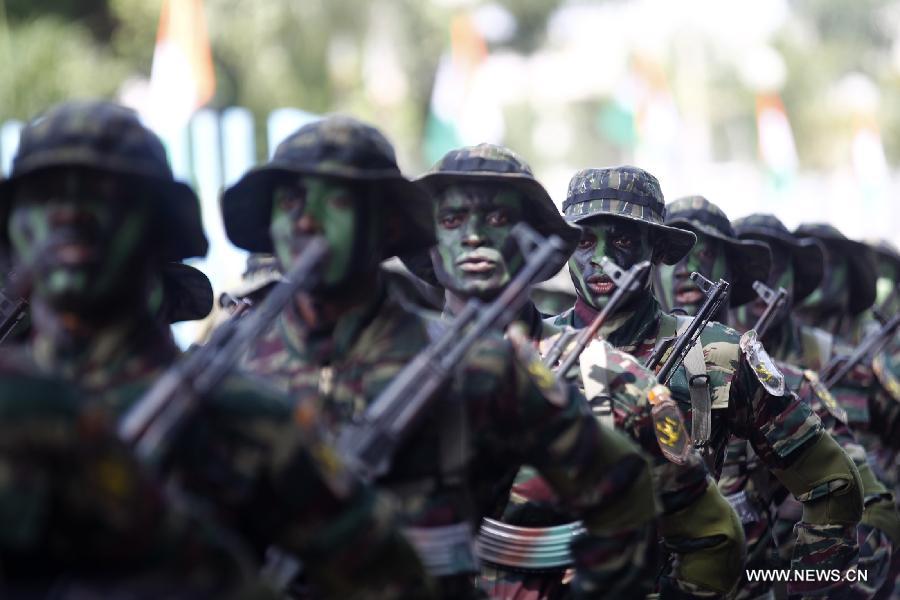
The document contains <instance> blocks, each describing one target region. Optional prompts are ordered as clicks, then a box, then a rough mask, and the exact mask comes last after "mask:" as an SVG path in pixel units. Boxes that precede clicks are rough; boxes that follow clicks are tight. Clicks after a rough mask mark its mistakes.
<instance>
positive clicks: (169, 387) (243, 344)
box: [119, 238, 327, 465]
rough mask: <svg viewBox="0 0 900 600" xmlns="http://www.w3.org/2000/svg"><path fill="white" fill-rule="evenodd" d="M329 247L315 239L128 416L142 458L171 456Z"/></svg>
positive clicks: (126, 435) (124, 429)
mask: <svg viewBox="0 0 900 600" xmlns="http://www.w3.org/2000/svg"><path fill="white" fill-rule="evenodd" d="M326 250H327V243H326V242H325V240H323V239H321V238H314V239H312V240H311V241H310V242H309V244H307V245H306V247H305V248H304V249H303V251H302V252H301V253H300V256H298V257H297V259H296V261H295V262H294V264H293V266H292V267H291V269H290V271H288V272H287V273H286V274H285V277H284V279H283V280H282V281H281V282H279V283H278V284H277V285H276V286H275V287H273V288H272V290H271V291H270V292H269V294H268V295H267V296H266V298H265V300H263V301H262V302H261V303H259V304H258V305H257V306H256V307H254V309H253V310H252V311H251V312H250V313H249V314H248V315H247V316H243V315H244V313H245V310H246V307H247V306H248V305H246V304H242V305H240V306H239V308H238V310H237V311H236V313H235V314H234V315H233V316H232V317H231V319H230V320H228V321H227V322H226V323H225V324H223V325H222V326H220V327H219V328H218V329H216V331H215V332H214V333H213V335H212V337H211V338H210V340H209V341H208V342H207V343H206V344H205V345H203V346H201V347H199V348H197V349H195V350H193V351H191V352H188V353H187V354H186V355H185V356H184V357H183V358H182V359H181V360H179V361H177V362H176V363H175V364H174V365H172V366H171V367H170V368H169V369H168V370H167V371H166V372H165V373H164V374H163V375H162V376H161V377H160V378H159V379H157V380H156V383H155V384H154V385H153V386H152V387H151V388H150V389H149V390H148V391H147V392H146V393H145V394H144V395H143V396H141V398H140V399H139V400H138V401H137V403H135V405H134V406H133V407H132V408H131V409H130V410H129V411H128V412H127V413H126V414H125V415H124V416H123V417H122V419H121V420H120V421H119V437H120V438H121V439H122V440H124V441H125V442H126V443H127V444H129V445H130V446H131V447H133V448H134V450H135V453H136V454H137V456H138V458H140V459H141V460H143V461H145V462H147V463H150V464H151V465H158V464H160V463H162V462H163V461H164V460H165V458H166V456H167V454H168V450H169V448H170V447H171V445H172V443H173V441H174V437H175V436H176V435H177V433H178V432H179V430H180V429H181V428H182V426H183V425H184V424H185V423H186V422H187V421H188V420H189V419H190V418H191V417H193V416H194V415H195V414H196V412H197V410H198V409H199V408H200V404H201V402H202V400H203V398H204V396H205V395H206V394H208V393H209V392H210V391H212V390H213V389H214V388H215V387H216V385H218V384H219V383H220V382H221V381H222V379H223V378H224V377H225V376H226V375H228V374H229V373H230V372H231V371H232V370H233V369H234V367H235V365H236V364H237V362H238V360H240V357H241V356H242V355H243V354H244V353H245V352H246V351H247V350H249V348H250V345H251V343H252V342H253V341H254V340H255V339H256V338H257V337H258V336H259V335H261V334H262V333H264V332H265V331H266V329H268V326H269V325H270V324H271V323H272V321H274V320H275V317H277V316H278V314H279V313H280V312H281V311H282V310H283V309H284V307H285V306H286V305H287V304H288V302H290V301H291V298H293V297H294V296H295V295H296V293H297V292H298V291H299V290H300V289H301V287H302V286H303V285H304V284H305V283H308V281H309V279H310V276H311V274H312V272H313V271H314V269H315V268H316V267H317V265H318V263H319V262H320V261H321V260H322V258H323V257H324V256H325V253H326Z"/></svg>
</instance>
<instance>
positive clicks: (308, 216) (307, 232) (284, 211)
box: [269, 176, 380, 290]
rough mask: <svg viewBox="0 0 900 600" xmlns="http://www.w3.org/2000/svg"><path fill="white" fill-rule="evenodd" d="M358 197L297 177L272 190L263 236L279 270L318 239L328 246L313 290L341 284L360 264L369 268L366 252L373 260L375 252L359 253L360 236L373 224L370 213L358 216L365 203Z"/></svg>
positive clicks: (347, 189)
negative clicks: (266, 230) (268, 239)
mask: <svg viewBox="0 0 900 600" xmlns="http://www.w3.org/2000/svg"><path fill="white" fill-rule="evenodd" d="M358 196H359V192H358V191H357V190H356V189H355V188H353V187H351V186H349V185H347V184H344V183H341V182H339V181H335V180H330V179H324V178H321V177H308V176H303V177H299V178H297V179H295V180H292V181H285V182H284V183H282V184H280V185H278V186H276V188H275V190H274V197H273V199H272V221H271V223H270V225H269V234H270V235H271V237H272V246H273V248H274V250H275V256H276V257H277V258H278V261H279V262H280V263H281V266H282V268H284V269H285V270H287V269H290V267H291V265H292V264H293V263H294V261H295V260H296V259H297V257H298V256H299V255H300V253H301V252H302V251H303V249H304V248H305V247H306V244H307V243H309V241H310V240H311V239H312V238H313V236H323V237H324V238H325V240H326V242H327V243H328V258H327V259H326V261H325V264H324V267H323V270H322V271H321V277H320V279H319V281H318V282H317V283H316V285H315V287H314V289H315V290H322V289H328V288H334V287H337V286H340V285H343V284H346V283H347V282H348V280H350V279H351V278H352V276H353V274H355V273H359V272H360V269H361V267H362V266H363V263H365V266H367V267H368V266H369V265H370V263H371V262H372V261H373V258H372V256H371V254H372V253H375V257H374V260H375V261H377V259H378V258H379V257H380V252H379V251H378V250H377V249H376V248H371V249H368V250H370V252H369V254H370V256H368V258H367V257H366V256H365V252H360V251H359V250H360V249H361V248H360V247H361V246H365V245H366V244H365V242H366V241H371V236H367V235H365V234H366V233H367V232H368V231H369V230H374V229H376V225H377V224H376V223H374V222H373V221H374V217H375V215H370V216H371V217H372V218H370V219H365V218H364V215H363V214H362V213H363V212H364V211H365V202H364V201H362V199H360V198H359V197H358ZM362 238H365V240H363V239H362ZM360 254H362V256H360Z"/></svg>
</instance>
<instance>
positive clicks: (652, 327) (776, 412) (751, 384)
mask: <svg viewBox="0 0 900 600" xmlns="http://www.w3.org/2000/svg"><path fill="white" fill-rule="evenodd" d="M592 314H593V311H592V310H590V308H589V307H587V306H586V305H584V304H582V301H581V299H580V298H579V299H578V301H577V302H576V305H575V307H574V308H573V309H571V310H569V311H568V312H566V313H563V314H562V315H560V316H559V317H557V318H556V319H555V321H554V322H555V323H556V324H557V325H568V326H572V327H583V326H585V324H586V323H587V322H588V320H589V319H590V318H591V315H592ZM623 321H624V322H623ZM675 328H676V324H675V318H674V317H671V316H669V315H666V314H664V313H662V311H661V310H660V309H659V305H658V304H657V302H656V300H655V299H654V298H652V297H648V298H647V299H646V300H645V301H643V304H642V305H640V306H639V307H638V308H637V309H636V310H635V311H634V313H633V314H631V315H628V316H623V317H622V318H621V319H620V320H618V321H617V322H616V323H614V324H613V325H612V326H611V327H610V329H612V330H611V331H601V334H603V335H605V337H606V339H607V340H608V341H609V342H610V343H612V344H613V345H614V346H616V347H617V348H619V349H620V350H624V351H626V352H629V353H631V354H633V355H635V356H636V357H637V358H638V359H639V360H642V361H644V360H646V359H647V358H648V357H649V355H650V353H651V352H652V351H653V349H654V347H655V345H656V343H657V340H658V339H659V338H660V337H666V336H670V335H673V333H674V331H675ZM739 339H740V335H739V334H738V333H737V332H736V331H734V330H733V329H730V328H728V327H726V326H724V325H721V324H719V323H715V322H713V323H710V324H709V325H708V326H707V327H706V328H705V329H704V330H703V332H702V333H701V336H700V341H699V343H700V344H701V345H702V348H703V354H704V357H705V359H706V369H707V375H708V376H709V385H710V395H711V400H712V403H713V411H712V412H713V414H712V433H711V436H710V445H711V449H712V456H713V457H714V459H715V463H714V464H715V473H714V477H716V478H718V476H719V474H720V472H721V467H722V464H723V459H724V456H725V449H726V445H727V442H728V439H729V436H730V435H732V434H734V435H736V436H738V437H740V438H743V439H746V440H748V441H749V442H750V444H751V446H752V447H753V449H754V451H755V453H756V455H757V456H758V457H759V459H760V460H761V461H762V462H763V463H764V464H765V465H766V466H767V467H768V468H769V469H770V470H773V471H775V472H776V473H777V474H778V476H779V478H785V479H790V478H792V477H796V476H799V475H801V474H802V475H803V476H804V477H808V476H810V475H811V474H812V472H815V471H816V470H817V469H818V466H816V465H810V464H803V466H802V467H801V464H800V463H801V462H802V461H799V457H804V456H806V455H807V454H808V452H811V451H813V450H814V449H816V448H817V446H819V445H822V446H824V447H827V448H828V449H827V451H825V452H826V454H827V456H829V457H830V460H834V461H836V464H838V465H840V468H841V469H848V468H852V465H849V464H847V463H849V460H848V459H847V458H846V456H842V454H843V453H842V452H841V451H840V450H839V449H837V450H836V449H835V447H834V446H835V445H834V442H830V438H823V426H822V423H821V420H820V419H819V418H818V417H817V416H816V415H815V414H814V413H813V412H812V410H811V409H810V407H809V406H808V405H807V404H805V403H803V402H802V401H801V400H800V399H798V398H797V397H796V396H795V395H794V394H793V393H791V392H785V393H784V394H783V395H780V396H774V395H772V394H771V393H769V392H768V391H767V390H766V388H765V387H764V386H763V385H762V384H761V383H760V381H759V379H758V378H757V376H756V375H755V374H754V373H753V371H752V369H751V368H750V367H749V365H748V364H747V362H746V360H745V359H744V357H743V353H742V352H741V351H740V348H739ZM669 387H670V388H671V389H672V393H673V397H674V398H675V399H676V401H678V402H679V404H680V406H681V408H682V411H683V412H684V413H685V414H686V415H690V413H691V403H690V394H689V390H688V385H687V378H686V375H685V372H684V367H683V366H682V367H681V368H679V369H678V370H677V372H676V373H675V374H674V375H673V377H672V379H671V381H670V384H669ZM687 421H688V422H690V418H689V417H688V419H687ZM826 475H827V473H825V472H823V473H822V476H823V477H825V476H826ZM852 476H853V481H850V482H849V485H850V486H851V487H852V486H858V485H859V483H858V479H856V477H858V475H856V474H855V469H853V473H852ZM801 487H805V486H801ZM857 490H858V487H857ZM857 490H853V491H852V492H851V495H849V496H848V502H849V504H847V505H846V510H847V514H848V518H850V519H852V518H853V516H855V517H856V519H858V518H859V515H858V514H857V513H856V510H857V507H856V506H854V502H859V504H858V508H859V510H860V512H861V501H859V500H860V499H859V498H857V497H855V496H854V495H853V494H858V493H859V492H858V491H857ZM802 525H803V526H804V527H807V528H808V529H804V531H806V532H807V533H809V535H811V536H812V535H822V536H826V537H827V535H828V534H829V533H835V532H833V531H831V530H830V529H828V527H829V526H830V525H828V524H827V523H822V524H809V525H807V524H802ZM798 527H799V526H798ZM844 529H846V527H844ZM844 529H841V530H840V532H837V533H840V535H836V536H835V537H833V538H830V541H829V542H828V543H829V544H830V546H829V548H828V549H823V548H822V543H824V542H821V540H819V541H818V542H817V544H815V545H807V544H802V543H801V544H798V545H797V546H796V548H795V553H794V558H793V564H796V565H805V564H807V563H806V561H807V560H808V559H809V557H810V556H811V555H812V553H815V557H816V562H817V567H816V568H839V569H844V568H847V567H849V566H850V565H852V561H853V560H855V555H856V543H855V535H844V533H845V532H844ZM851 529H853V528H851ZM819 542H821V543H819Z"/></svg>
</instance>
